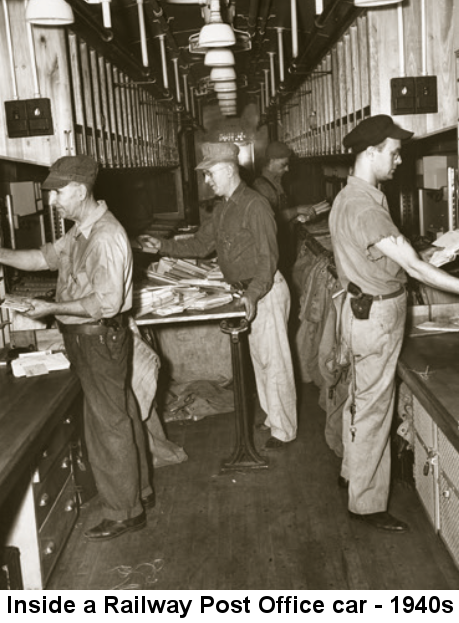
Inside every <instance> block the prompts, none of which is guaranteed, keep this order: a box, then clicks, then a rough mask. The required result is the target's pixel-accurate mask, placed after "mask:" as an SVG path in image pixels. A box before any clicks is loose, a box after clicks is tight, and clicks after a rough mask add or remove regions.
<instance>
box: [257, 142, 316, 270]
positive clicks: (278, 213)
mask: <svg viewBox="0 0 459 623" xmlns="http://www.w3.org/2000/svg"><path fill="white" fill-rule="evenodd" d="M291 155H292V151H291V149H290V147H288V145H286V144H285V143H282V142H280V141H273V142H272V143H269V145H268V147H267V148H266V152H265V165H264V167H263V170H262V172H261V175H260V176H259V177H257V178H256V180H255V181H254V182H253V184H252V186H253V188H254V189H255V190H256V191H257V192H259V193H260V194H261V195H263V197H265V198H266V199H267V200H268V202H269V205H270V206H271V208H272V210H273V212H274V216H275V219H276V223H277V233H278V243H279V256H280V259H279V268H280V269H281V271H282V272H283V274H284V276H285V277H286V278H288V277H289V272H290V269H291V266H292V264H293V262H294V260H295V258H294V256H293V255H292V250H293V245H292V239H291V232H290V222H291V221H292V219H294V218H297V217H298V220H301V221H302V222H303V223H306V222H307V221H310V220H313V219H314V218H315V217H316V213H315V210H314V208H313V206H309V205H301V206H294V207H290V204H289V200H288V197H287V194H286V192H285V190H284V188H283V186H282V177H283V175H284V174H285V173H287V171H288V170H289V162H290V157H291Z"/></svg>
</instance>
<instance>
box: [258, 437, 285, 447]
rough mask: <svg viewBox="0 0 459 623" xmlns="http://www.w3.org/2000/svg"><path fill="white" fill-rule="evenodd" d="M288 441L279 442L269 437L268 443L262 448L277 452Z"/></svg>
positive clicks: (275, 438)
mask: <svg viewBox="0 0 459 623" xmlns="http://www.w3.org/2000/svg"><path fill="white" fill-rule="evenodd" d="M289 443H290V441H281V440H280V439H278V438H277V437H270V438H269V439H268V441H267V442H266V443H265V445H264V447H265V448H266V450H274V449H275V450H277V449H280V448H284V447H285V446H286V445H287V444H289Z"/></svg>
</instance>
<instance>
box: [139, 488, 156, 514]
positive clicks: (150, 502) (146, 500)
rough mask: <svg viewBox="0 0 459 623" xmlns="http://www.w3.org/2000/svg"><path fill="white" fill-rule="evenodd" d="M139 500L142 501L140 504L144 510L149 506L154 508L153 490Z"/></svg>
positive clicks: (154, 497)
mask: <svg viewBox="0 0 459 623" xmlns="http://www.w3.org/2000/svg"><path fill="white" fill-rule="evenodd" d="M140 501H141V502H142V506H143V507H144V509H145V510H148V509H149V508H154V507H155V504H156V495H155V492H154V491H152V492H151V493H150V495H147V496H146V497H144V498H141V500H140Z"/></svg>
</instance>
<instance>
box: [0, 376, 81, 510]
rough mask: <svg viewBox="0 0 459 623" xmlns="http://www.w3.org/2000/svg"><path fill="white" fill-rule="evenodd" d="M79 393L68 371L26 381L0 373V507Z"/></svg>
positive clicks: (74, 378) (77, 384) (34, 460)
mask: <svg viewBox="0 0 459 623" xmlns="http://www.w3.org/2000/svg"><path fill="white" fill-rule="evenodd" d="M79 391H80V383H79V380H78V378H77V377H76V375H75V374H74V373H73V372H72V371H70V370H60V371H56V372H50V374H47V375H42V376H37V377H29V378H15V377H14V376H13V375H12V374H8V373H7V371H6V369H3V368H2V369H1V370H0V396H1V402H0V504H1V503H2V502H3V500H4V499H5V497H6V496H7V495H8V493H9V492H10V491H11V490H12V488H13V487H14V485H15V483H16V482H17V481H18V480H19V478H20V477H21V476H22V475H23V474H24V471H25V470H27V469H28V468H29V467H32V466H33V464H34V463H35V462H36V459H37V455H38V453H39V452H40V450H41V448H42V447H44V445H45V443H46V440H47V438H48V437H49V434H50V432H51V430H52V429H53V428H54V426H55V425H56V423H57V422H58V421H59V418H60V417H62V415H63V413H65V411H66V410H67V409H68V407H69V406H70V404H71V403H72V401H73V400H74V399H75V398H76V396H77V394H78V392H79Z"/></svg>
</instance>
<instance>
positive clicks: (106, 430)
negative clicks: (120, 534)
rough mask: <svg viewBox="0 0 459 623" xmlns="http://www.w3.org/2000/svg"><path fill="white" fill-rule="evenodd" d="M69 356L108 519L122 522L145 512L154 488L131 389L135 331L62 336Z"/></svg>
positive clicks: (98, 486) (125, 329)
mask: <svg viewBox="0 0 459 623" xmlns="http://www.w3.org/2000/svg"><path fill="white" fill-rule="evenodd" d="M64 341H65V347H66V350H67V355H68V358H69V360H70V362H71V363H72V365H73V367H74V369H75V371H76V373H77V374H78V376H79V378H80V382H81V386H82V388H83V393H84V399H85V409H84V426H85V439H86V445H87V448H88V456H89V461H90V463H91V467H92V470H93V473H94V479H95V481H96V485H97V489H98V491H99V494H100V496H101V499H102V503H103V506H104V517H105V518H106V519H112V520H115V521H123V520H125V519H129V518H131V517H136V516H137V515H139V514H140V513H141V512H142V505H141V503H140V496H141V495H142V496H147V495H148V494H149V493H151V492H152V489H151V486H150V484H149V470H148V462H147V455H146V446H145V437H144V433H143V427H142V422H141V421H140V417H139V410H138V406H137V402H136V400H135V397H134V394H133V393H132V389H131V388H130V381H129V378H130V372H131V362H132V335H131V333H130V331H129V329H127V328H122V329H119V330H117V331H114V330H113V329H108V330H107V332H106V333H105V334H104V335H82V334H78V335H75V334H69V333H65V334H64Z"/></svg>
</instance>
